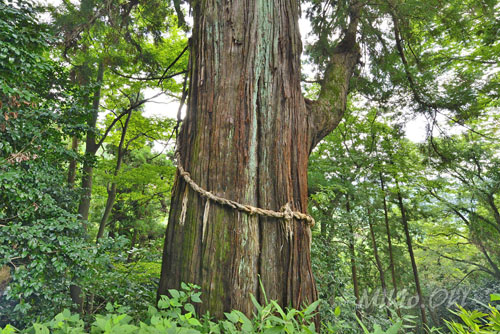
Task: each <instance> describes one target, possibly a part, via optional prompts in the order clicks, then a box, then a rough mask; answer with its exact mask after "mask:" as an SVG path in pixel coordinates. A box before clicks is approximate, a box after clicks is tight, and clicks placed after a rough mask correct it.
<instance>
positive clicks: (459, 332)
mask: <svg viewBox="0 0 500 334" xmlns="http://www.w3.org/2000/svg"><path fill="white" fill-rule="evenodd" d="M490 298H491V301H492V302H494V301H500V295H499V294H492V295H491V297H490ZM499 309H500V306H496V307H495V306H492V305H491V304H489V305H488V310H489V313H483V312H480V311H477V310H472V311H468V310H466V309H465V308H463V307H462V306H458V311H456V312H454V311H452V313H453V314H455V315H457V316H458V317H460V319H461V320H462V322H463V323H460V322H456V321H446V326H447V327H448V329H449V330H450V332H451V333H452V334H466V333H480V334H488V333H500V311H499Z"/></svg>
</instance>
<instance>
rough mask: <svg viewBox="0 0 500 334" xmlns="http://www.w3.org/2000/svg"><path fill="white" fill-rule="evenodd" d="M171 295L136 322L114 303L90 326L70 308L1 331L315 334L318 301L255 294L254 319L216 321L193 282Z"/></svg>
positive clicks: (229, 316) (234, 316)
mask: <svg viewBox="0 0 500 334" xmlns="http://www.w3.org/2000/svg"><path fill="white" fill-rule="evenodd" d="M169 293H170V297H167V296H162V297H161V299H160V301H159V302H158V307H157V308H155V307H150V308H149V311H148V315H147V317H146V319H144V320H143V321H138V322H134V319H133V318H132V317H131V316H130V315H128V309H127V308H124V307H117V306H113V305H111V304H108V305H107V306H106V311H107V312H108V313H107V314H105V315H96V316H95V320H94V321H93V322H92V324H91V326H90V328H89V329H87V328H86V326H85V323H84V322H83V321H82V320H81V319H80V317H79V315H77V314H71V313H70V312H69V311H68V310H65V311H63V312H62V313H60V314H58V315H57V316H56V317H55V318H54V319H53V320H51V321H48V322H44V323H35V324H33V325H32V326H30V327H28V328H27V329H24V330H17V329H16V328H14V327H12V326H10V325H7V326H6V327H5V328H3V329H0V334H7V333H9V334H12V333H30V334H31V333H33V334H45V333H47V334H48V333H54V334H69V333H71V334H82V333H92V334H101V333H102V334H104V333H119V334H127V333H139V334H149V333H151V334H152V333H183V334H190V333H192V334H196V333H268V334H272V333H315V332H316V328H315V325H314V322H313V318H314V317H315V315H316V308H317V306H318V304H319V301H317V302H315V303H313V304H311V305H309V306H308V307H306V308H305V309H303V310H296V309H287V310H283V309H282V308H281V307H280V306H279V305H278V304H277V303H276V302H275V301H270V302H268V303H267V304H266V305H260V304H259V303H258V302H257V300H256V299H255V298H254V297H253V296H252V297H251V298H252V301H253V303H254V306H255V308H256V313H255V316H254V317H253V318H252V319H249V318H248V317H246V316H245V315H244V314H243V313H241V312H240V311H236V310H234V311H232V312H230V313H225V316H226V320H220V321H217V322H216V321H213V320H212V319H211V318H210V316H209V315H204V316H202V317H199V316H198V315H197V313H196V310H195V306H194V304H197V303H201V299H200V294H201V293H200V292H198V291H197V287H196V286H195V285H192V284H184V283H183V284H182V290H181V291H178V290H169Z"/></svg>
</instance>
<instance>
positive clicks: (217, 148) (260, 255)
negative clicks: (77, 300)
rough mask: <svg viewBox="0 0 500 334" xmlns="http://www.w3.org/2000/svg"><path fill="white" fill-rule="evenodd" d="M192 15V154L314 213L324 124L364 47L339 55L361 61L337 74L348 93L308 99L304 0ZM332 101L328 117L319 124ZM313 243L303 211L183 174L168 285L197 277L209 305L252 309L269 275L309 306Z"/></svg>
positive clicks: (256, 2) (188, 156) (236, 2)
mask: <svg viewBox="0 0 500 334" xmlns="http://www.w3.org/2000/svg"><path fill="white" fill-rule="evenodd" d="M193 15H194V22H195V26H194V29H193V35H192V42H191V43H192V44H191V57H192V58H191V62H192V70H191V74H190V76H191V80H190V88H189V92H190V97H189V102H188V112H187V115H186V118H185V120H184V122H183V126H182V130H181V133H180V135H179V150H180V152H181V156H182V159H181V160H182V161H181V164H182V165H183V167H184V169H185V170H187V171H188V172H190V173H191V177H192V178H193V180H194V181H195V182H196V183H197V184H198V185H200V186H201V187H203V188H204V189H206V190H209V191H211V192H212V193H214V194H216V195H218V196H221V197H224V198H227V199H231V200H234V201H237V202H239V203H242V204H249V205H253V206H256V207H260V208H265V209H272V210H275V211H279V210H280V209H281V208H282V207H283V206H284V205H285V204H287V203H288V204H289V205H290V206H291V208H292V209H293V210H294V211H302V212H305V211H306V208H307V195H308V194H307V163H308V155H309V152H310V150H311V148H312V147H313V145H314V144H315V143H317V141H318V140H319V139H320V138H321V137H322V136H323V135H326V134H327V133H328V132H327V131H326V130H325V127H329V129H333V128H334V127H335V126H336V124H337V123H338V121H339V120H340V117H341V116H339V115H341V114H342V113H343V108H345V96H346V95H347V89H348V82H349V78H350V77H351V75H352V70H353V68H354V65H355V64H356V60H357V53H356V52H357V49H356V50H355V51H356V52H354V51H352V50H351V49H346V50H343V53H342V52H340V51H339V52H338V54H335V55H332V60H331V62H332V63H336V62H339V63H340V61H341V60H342V61H343V64H344V65H343V66H345V65H346V64H352V66H351V67H347V68H346V69H345V71H343V72H342V73H339V76H338V77H336V79H335V80H340V82H339V85H340V86H341V87H340V89H339V88H338V87H336V88H337V89H336V92H338V91H341V94H340V95H341V96H342V98H343V100H341V101H335V103H336V104H334V105H332V104H329V102H331V101H323V102H320V103H311V104H309V108H308V107H306V103H305V100H304V98H303V96H302V94H301V88H300V54H301V47H302V46H301V40H300V35H299V29H298V17H299V5H298V1H297V0H274V1H268V0H250V1H248V0H247V1H243V0H233V1H228V0H222V1H213V0H209V1H196V2H193ZM348 52H352V53H353V56H352V58H353V59H354V60H351V58H350V57H348V56H346V54H347V53H348ZM346 59H349V61H346ZM339 66H340V65H339ZM325 81H327V82H330V79H328V78H325ZM314 105H319V106H320V107H321V108H320V107H314ZM327 106H329V107H330V117H329V118H324V119H325V120H326V121H327V122H325V124H318V123H315V120H317V119H318V118H317V117H316V115H317V114H318V113H320V112H326V107H327ZM319 109H321V110H319ZM322 115H323V116H325V117H326V114H322ZM310 242H311V231H310V228H309V226H308V225H306V223H305V222H304V221H298V220H293V221H288V222H286V221H283V220H281V219H275V218H269V217H263V216H258V215H248V214H246V213H243V212H239V211H236V210H234V209H232V208H230V207H227V206H221V205H218V204H216V203H214V202H210V203H207V200H206V199H204V198H201V197H200V196H199V194H198V193H196V192H194V191H193V190H192V189H191V188H190V187H189V186H188V185H186V183H185V182H184V180H183V179H182V178H180V177H179V175H178V176H177V179H176V182H175V185H174V188H173V194H172V201H171V211H170V217H169V223H168V227H167V232H166V239H165V246H164V253H163V265H162V272H161V280H160V286H159V290H158V294H159V295H161V294H166V293H167V290H168V289H169V288H179V286H180V283H181V282H193V283H196V284H198V285H200V286H201V290H202V299H203V301H204V302H203V304H202V305H201V309H200V311H201V312H205V311H207V310H209V311H210V313H211V314H212V315H214V316H216V317H219V318H220V317H223V312H225V311H229V310H231V309H239V310H241V311H243V312H244V313H245V314H247V315H251V314H252V312H253V310H254V307H253V305H252V303H251V301H250V298H249V297H250V294H253V295H255V296H257V298H258V299H259V300H260V301H261V302H262V301H263V300H264V298H263V295H262V294H261V293H260V291H259V290H260V289H259V280H260V281H262V285H263V287H264V289H265V292H266V294H267V297H268V298H270V299H274V300H277V301H278V303H279V304H281V305H284V306H289V305H291V306H294V307H302V306H303V305H304V303H311V302H313V301H314V300H316V298H317V291H316V286H315V283H314V279H313V275H312V272H311V259H310V245H311V244H310Z"/></svg>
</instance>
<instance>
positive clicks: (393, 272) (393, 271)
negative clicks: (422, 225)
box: [379, 172, 401, 318]
mask: <svg viewBox="0 0 500 334" xmlns="http://www.w3.org/2000/svg"><path fill="white" fill-rule="evenodd" d="M379 176H380V188H381V189H382V198H383V205H384V222H385V231H386V233H387V249H388V252H389V266H390V268H391V278H392V288H393V291H394V295H393V298H395V299H396V298H397V297H398V284H397V280H396V267H395V264H394V253H393V251H392V237H391V226H390V224H389V212H388V210H387V200H386V192H385V183H384V177H383V175H382V172H380V173H379ZM396 313H397V314H398V316H399V317H400V318H401V309H400V308H399V305H396Z"/></svg>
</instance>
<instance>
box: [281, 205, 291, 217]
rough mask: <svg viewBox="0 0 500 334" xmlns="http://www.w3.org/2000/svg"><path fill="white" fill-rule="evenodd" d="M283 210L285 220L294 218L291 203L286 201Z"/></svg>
mask: <svg viewBox="0 0 500 334" xmlns="http://www.w3.org/2000/svg"><path fill="white" fill-rule="evenodd" d="M281 212H283V218H285V220H288V221H290V220H292V219H293V211H292V208H291V207H290V203H286V204H285V205H283V206H282V207H281Z"/></svg>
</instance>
